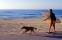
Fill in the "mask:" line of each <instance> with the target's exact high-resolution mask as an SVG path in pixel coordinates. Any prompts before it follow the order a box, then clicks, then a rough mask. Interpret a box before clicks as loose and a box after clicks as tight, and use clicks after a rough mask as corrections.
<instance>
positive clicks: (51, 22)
mask: <svg viewBox="0 0 62 40" xmlns="http://www.w3.org/2000/svg"><path fill="white" fill-rule="evenodd" d="M49 13H50V17H48V18H47V19H49V18H50V27H49V31H48V33H50V29H51V27H52V26H53V28H54V33H55V32H56V31H55V23H56V16H55V14H54V13H53V11H52V9H50V10H49ZM47 19H45V20H47ZM45 20H44V21H45Z"/></svg>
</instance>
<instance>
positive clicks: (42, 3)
mask: <svg viewBox="0 0 62 40" xmlns="http://www.w3.org/2000/svg"><path fill="white" fill-rule="evenodd" d="M50 8H52V9H62V0H0V9H50Z"/></svg>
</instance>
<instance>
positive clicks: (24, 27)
mask: <svg viewBox="0 0 62 40" xmlns="http://www.w3.org/2000/svg"><path fill="white" fill-rule="evenodd" d="M21 29H25V31H24V32H23V33H22V34H25V33H26V32H28V31H31V32H30V34H31V33H32V32H33V33H35V31H34V29H37V28H35V27H28V26H23V27H22V28H21Z"/></svg>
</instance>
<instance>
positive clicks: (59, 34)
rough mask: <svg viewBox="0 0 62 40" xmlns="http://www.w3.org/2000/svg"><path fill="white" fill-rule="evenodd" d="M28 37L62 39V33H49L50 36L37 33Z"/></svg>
mask: <svg viewBox="0 0 62 40" xmlns="http://www.w3.org/2000/svg"><path fill="white" fill-rule="evenodd" d="M30 36H40V37H49V38H59V39H62V31H57V32H56V33H50V34H47V33H45V32H43V33H38V34H31V35H30Z"/></svg>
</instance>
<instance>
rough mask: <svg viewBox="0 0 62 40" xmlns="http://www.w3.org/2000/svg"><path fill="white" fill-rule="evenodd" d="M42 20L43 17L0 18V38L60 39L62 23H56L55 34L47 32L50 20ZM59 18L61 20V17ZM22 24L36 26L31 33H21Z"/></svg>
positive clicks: (61, 36) (7, 39) (2, 39)
mask: <svg viewBox="0 0 62 40" xmlns="http://www.w3.org/2000/svg"><path fill="white" fill-rule="evenodd" d="M43 20H44V18H0V40H61V39H62V23H56V31H57V34H47V33H46V32H48V28H49V23H50V21H49V20H46V21H43ZM60 20H61V22H62V18H60ZM23 26H29V27H36V28H37V30H35V33H33V34H29V32H27V34H22V33H23V31H24V30H22V29H21V27H23ZM51 31H53V27H52V29H51Z"/></svg>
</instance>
